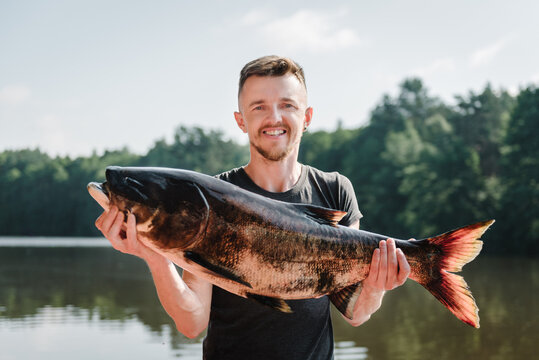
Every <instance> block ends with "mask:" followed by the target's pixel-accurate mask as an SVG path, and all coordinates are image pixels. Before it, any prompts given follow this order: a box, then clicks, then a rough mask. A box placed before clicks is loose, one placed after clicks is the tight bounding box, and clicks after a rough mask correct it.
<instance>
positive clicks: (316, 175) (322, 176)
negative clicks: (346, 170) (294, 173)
mask: <svg viewBox="0 0 539 360" xmlns="http://www.w3.org/2000/svg"><path fill="white" fill-rule="evenodd" d="M303 166H304V167H305V170H306V172H307V176H309V178H310V179H311V180H313V179H314V180H315V181H316V182H320V181H322V182H326V183H329V184H343V183H344V184H348V183H350V180H348V178H347V177H346V176H344V175H342V174H341V173H339V172H338V171H330V172H328V171H323V170H320V169H317V168H315V167H312V166H309V165H303Z"/></svg>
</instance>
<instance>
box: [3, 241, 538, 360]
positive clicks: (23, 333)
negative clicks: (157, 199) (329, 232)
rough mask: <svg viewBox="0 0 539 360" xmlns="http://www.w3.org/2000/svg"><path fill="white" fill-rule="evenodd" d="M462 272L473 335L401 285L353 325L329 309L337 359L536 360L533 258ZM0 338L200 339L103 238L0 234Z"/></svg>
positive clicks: (64, 346) (25, 344) (119, 346)
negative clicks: (474, 316)
mask: <svg viewBox="0 0 539 360" xmlns="http://www.w3.org/2000/svg"><path fill="white" fill-rule="evenodd" d="M462 274H463V275H464V276H465V278H466V280H467V282H468V284H469V285H470V287H471V289H472V291H473V294H474V296H475V298H476V300H477V303H478V304H479V307H480V310H481V311H480V316H481V328H480V329H479V330H476V329H473V328H471V327H469V326H467V325H465V324H462V323H461V322H460V321H458V320H457V319H456V318H454V317H453V315H452V314H450V313H449V311H447V310H446V309H445V308H443V306H442V305H441V304H440V303H439V302H438V301H437V300H436V299H434V297H432V296H431V295H430V294H429V293H428V292H427V291H426V290H425V289H423V288H422V287H421V286H420V285H417V284H415V283H413V282H412V281H408V282H407V283H406V284H405V285H404V286H402V287H401V288H398V289H396V290H394V291H392V292H389V293H388V294H387V295H386V297H385V299H384V302H383V305H382V308H381V309H380V310H379V311H378V312H377V313H375V314H374V315H373V317H372V318H371V320H369V321H368V322H367V323H366V324H364V325H362V326H360V327H358V328H354V327H351V326H350V325H348V324H347V323H346V322H345V321H344V320H343V319H342V318H341V316H340V314H338V313H337V312H335V311H334V312H333V315H334V317H333V318H334V333H335V340H336V345H337V349H336V359H433V358H436V359H455V358H458V359H529V358H534V357H535V356H536V354H537V351H538V350H539V346H538V345H536V344H537V340H539V339H538V334H539V325H538V321H537V302H538V298H537V295H538V294H539V261H538V260H537V259H526V258H507V259H504V258H489V257H485V256H480V257H479V258H478V259H476V260H475V261H474V262H473V263H471V264H469V265H467V266H466V268H465V269H464V271H463V273H462ZM333 310H334V309H333ZM0 339H1V340H0V342H1V345H2V346H1V349H2V350H1V358H2V359H6V360H9V359H38V358H39V359H56V360H63V359H74V358H76V359H98V358H99V359H109V358H114V359H133V358H150V359H177V358H181V359H200V358H201V345H200V342H201V341H202V336H201V337H200V338H198V339H195V340H189V339H187V338H186V337H184V336H182V335H181V334H179V333H178V332H177V331H176V330H175V328H174V324H173V322H172V321H171V320H170V319H169V318H168V316H167V315H166V313H165V312H164V310H163V309H162V308H161V306H160V304H159V300H158V299H157V295H156V293H155V290H154V287H153V283H152V280H151V276H150V274H149V271H148V269H147V267H146V265H145V264H144V263H143V262H142V261H141V260H139V259H136V258H134V257H132V256H128V255H124V254H120V253H118V252H116V251H115V250H113V249H112V248H111V247H110V246H108V242H107V241H106V240H104V239H66V238H63V239H51V238H0Z"/></svg>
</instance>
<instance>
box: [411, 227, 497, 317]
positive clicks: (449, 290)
mask: <svg viewBox="0 0 539 360" xmlns="http://www.w3.org/2000/svg"><path fill="white" fill-rule="evenodd" d="M493 222H494V220H489V221H484V222H480V223H477V224H473V225H468V226H465V227H462V228H460V229H457V230H453V231H449V232H447V233H445V234H442V235H438V236H436V237H433V238H428V239H425V240H423V241H425V242H426V243H428V244H430V245H434V248H435V249H436V250H437V252H439V254H437V256H436V257H437V263H436V264H435V265H434V266H433V268H431V269H432V271H428V269H423V270H425V271H421V270H420V271H419V272H418V273H417V274H413V278H414V280H416V281H417V282H419V283H420V284H421V285H423V286H424V287H425V288H426V289H427V290H429V291H430V292H431V293H432V294H433V295H434V296H435V297H436V298H437V299H438V300H440V302H441V303H442V304H444V305H445V306H446V307H447V308H448V309H449V310H450V311H451V312H452V313H453V314H454V315H455V316H456V317H457V318H459V319H460V320H462V321H463V322H465V323H467V324H469V325H471V326H474V327H476V328H479V315H478V312H479V309H478V308H477V305H476V304H475V300H474V298H473V296H472V293H471V292H470V290H469V288H468V285H467V284H466V281H464V278H463V277H462V276H459V275H455V274H451V273H449V271H450V272H458V271H460V270H461V269H462V267H463V266H464V265H465V264H467V263H469V262H470V261H472V260H473V259H475V257H476V256H477V255H478V254H479V252H480V251H481V248H482V246H483V242H482V241H480V240H479V237H480V236H481V235H483V233H484V232H485V231H486V230H487V229H488V227H489V226H490V225H492V223H493ZM425 245H426V244H425Z"/></svg>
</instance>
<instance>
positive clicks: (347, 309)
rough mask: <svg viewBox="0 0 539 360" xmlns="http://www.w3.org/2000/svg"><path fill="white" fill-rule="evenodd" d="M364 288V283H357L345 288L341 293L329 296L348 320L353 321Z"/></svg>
mask: <svg viewBox="0 0 539 360" xmlns="http://www.w3.org/2000/svg"><path fill="white" fill-rule="evenodd" d="M362 287H363V284H362V283H360V282H359V283H357V284H354V285H350V286H348V287H345V288H344V289H342V290H341V291H339V292H336V293H333V294H330V295H329V300H331V302H332V303H333V305H335V307H336V308H337V309H338V310H339V311H340V312H341V314H343V315H344V316H346V317H347V318H348V319H352V318H353V315H354V306H355V305H356V301H357V299H358V297H359V294H360V293H361V289H362Z"/></svg>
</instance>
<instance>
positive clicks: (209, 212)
mask: <svg viewBox="0 0 539 360" xmlns="http://www.w3.org/2000/svg"><path fill="white" fill-rule="evenodd" d="M88 190H89V192H90V194H91V195H92V197H93V198H94V199H95V200H96V201H97V202H98V203H99V204H100V205H101V206H102V207H103V208H104V209H108V208H109V207H110V206H112V205H114V206H117V207H118V208H119V209H120V211H123V212H124V214H127V213H128V212H132V213H133V214H135V216H136V219H137V233H138V234H139V235H140V238H141V241H143V242H144V244H145V245H147V246H149V247H151V248H152V249H154V250H155V251H157V252H159V253H161V254H163V255H164V256H165V257H167V258H168V259H170V260H171V261H172V262H174V263H175V264H176V265H178V266H180V267H181V268H183V269H185V270H187V271H189V272H191V273H193V274H195V275H198V276H200V277H202V278H204V279H206V280H208V281H210V282H211V283H213V284H215V285H217V286H219V287H221V288H223V289H225V290H227V291H229V292H232V293H234V294H237V295H239V296H243V297H247V298H251V299H253V300H255V301H258V302H260V303H263V304H265V305H268V306H271V307H273V308H276V309H278V310H281V311H285V312H290V311H291V310H290V308H289V306H288V305H287V304H286V301H285V300H287V299H305V298H315V297H319V296H322V295H328V296H329V298H330V300H331V301H332V303H333V304H334V305H335V306H336V307H337V309H339V311H340V312H341V313H342V314H343V315H344V316H346V317H348V318H351V317H352V312H353V311H352V310H353V308H354V304H355V302H356V300H357V298H358V296H359V293H360V291H361V281H362V280H363V279H365V277H367V275H368V272H369V266H370V262H371V258H372V254H373V251H374V250H375V249H376V248H377V247H378V243H379V242H380V241H381V240H385V239H387V238H388V237H387V236H385V235H378V234H374V233H370V232H367V231H362V230H355V229H351V228H348V227H344V226H340V225H338V224H337V223H338V222H339V220H340V219H341V218H342V217H343V216H344V215H345V213H344V212H342V211H335V210H330V209H326V208H322V207H318V206H313V205H304V204H292V203H286V202H281V201H276V200H272V199H268V198H266V197H263V196H260V195H257V194H254V193H251V192H249V191H246V190H243V189H241V188H239V187H237V186H235V185H232V184H230V183H227V182H225V181H222V180H218V179H216V178H214V177H211V176H207V175H203V174H200V173H197V172H193V171H186V170H178V169H167V168H136V167H131V168H122V167H109V168H107V170H106V182H104V183H103V184H98V183H90V184H88ZM493 222H494V220H490V221H485V222H480V223H477V224H473V225H469V226H466V227H463V228H460V229H457V230H453V231H450V232H447V233H445V234H442V235H439V236H436V237H432V238H428V239H423V240H417V241H407V240H398V239H395V242H396V246H397V247H398V248H400V249H402V251H403V252H404V254H405V255H406V258H407V260H408V262H409V264H410V267H411V272H410V278H411V279H413V280H415V281H417V282H418V283H420V284H421V285H423V286H424V287H425V288H426V289H427V290H429V291H430V292H431V293H432V294H433V295H434V296H435V297H436V298H437V299H438V300H440V301H441V302H442V304H444V305H445V306H446V307H447V308H448V309H449V310H450V311H451V312H452V313H453V314H455V316H456V317H457V318H459V319H460V320H462V321H463V322H465V323H467V324H470V325H472V326H474V327H479V317H478V308H477V306H476V304H475V301H474V298H473V297H472V294H471V293H470V291H469V289H468V286H467V284H466V282H465V281H464V279H463V278H462V277H461V276H458V275H455V274H452V273H451V272H458V271H460V270H461V268H462V266H463V265H464V264H466V263H468V262H469V261H471V260H473V259H474V258H475V257H476V256H477V254H478V253H479V252H480V250H481V247H482V242H481V241H479V240H478V238H479V237H480V236H481V235H482V234H483V233H484V232H485V230H486V229H487V228H488V227H489V226H490V225H491V224H492V223H493Z"/></svg>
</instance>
